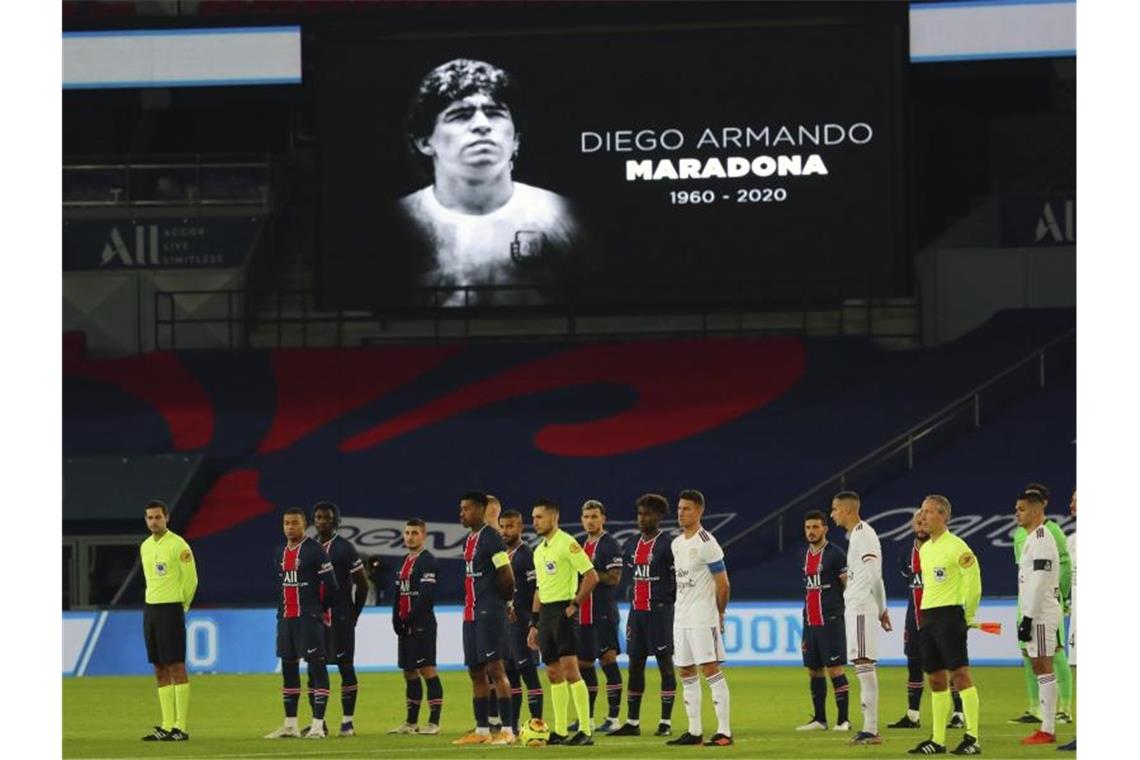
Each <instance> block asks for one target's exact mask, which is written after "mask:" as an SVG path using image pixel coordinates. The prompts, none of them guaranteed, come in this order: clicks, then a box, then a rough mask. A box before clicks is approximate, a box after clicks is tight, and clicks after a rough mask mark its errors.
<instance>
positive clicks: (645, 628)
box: [625, 603, 673, 660]
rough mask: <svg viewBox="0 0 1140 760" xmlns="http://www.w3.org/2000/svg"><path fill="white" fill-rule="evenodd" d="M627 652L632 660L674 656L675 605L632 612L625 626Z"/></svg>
mask: <svg viewBox="0 0 1140 760" xmlns="http://www.w3.org/2000/svg"><path fill="white" fill-rule="evenodd" d="M625 638H626V643H625V651H626V652H628V653H629V657H630V659H632V660H644V659H646V658H647V657H662V656H669V657H672V656H673V605H671V604H664V603H662V604H660V605H656V604H655V605H653V606H652V607H651V608H650V609H648V610H630V613H629V620H628V621H627V623H626V626H625Z"/></svg>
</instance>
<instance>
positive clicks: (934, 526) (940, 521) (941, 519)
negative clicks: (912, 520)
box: [918, 500, 946, 536]
mask: <svg viewBox="0 0 1140 760" xmlns="http://www.w3.org/2000/svg"><path fill="white" fill-rule="evenodd" d="M918 519H919V520H920V521H921V523H922V527H923V530H925V531H926V534H927V535H928V536H930V535H933V534H934V532H935V531H937V530H942V529H943V528H945V527H946V517H945V516H944V515H943V514H942V512H940V511H939V510H938V505H937V504H935V503H934V502H932V501H929V500H928V501H924V502H922V509H921V510H920V511H919V518H918Z"/></svg>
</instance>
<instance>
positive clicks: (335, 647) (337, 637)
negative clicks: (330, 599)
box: [325, 611, 356, 662]
mask: <svg viewBox="0 0 1140 760" xmlns="http://www.w3.org/2000/svg"><path fill="white" fill-rule="evenodd" d="M325 652H327V653H328V657H329V660H331V661H333V662H336V661H342V660H343V661H348V662H352V659H353V657H355V656H356V622H355V621H354V620H353V614H352V612H351V611H350V612H349V613H347V614H346V615H342V616H340V617H337V616H336V614H333V619H332V625H326V626H325Z"/></svg>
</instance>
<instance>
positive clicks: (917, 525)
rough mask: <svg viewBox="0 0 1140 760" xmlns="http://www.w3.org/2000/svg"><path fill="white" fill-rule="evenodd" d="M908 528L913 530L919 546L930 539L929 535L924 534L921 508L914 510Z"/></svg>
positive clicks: (924, 524)
mask: <svg viewBox="0 0 1140 760" xmlns="http://www.w3.org/2000/svg"><path fill="white" fill-rule="evenodd" d="M910 527H911V528H913V529H914V537H915V538H916V539H918V542H919V543H920V544H921V543H925V542H926V540H927V539H928V538H930V534H929V533H927V532H926V523H925V522H923V520H922V507H919V508H918V509H916V510H914V515H913V516H912V517H911V518H910Z"/></svg>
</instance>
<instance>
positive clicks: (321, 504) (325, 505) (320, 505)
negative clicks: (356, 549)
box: [310, 501, 340, 528]
mask: <svg viewBox="0 0 1140 760" xmlns="http://www.w3.org/2000/svg"><path fill="white" fill-rule="evenodd" d="M319 509H324V510H326V511H329V512H332V516H333V525H336V526H337V527H338V528H339V527H340V507H338V506H337V505H336V504H333V503H332V502H331V501H318V502H317V503H316V504H314V505H313V517H312V520H310V522H316V521H317V510H319Z"/></svg>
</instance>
